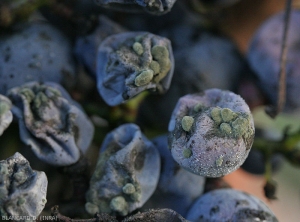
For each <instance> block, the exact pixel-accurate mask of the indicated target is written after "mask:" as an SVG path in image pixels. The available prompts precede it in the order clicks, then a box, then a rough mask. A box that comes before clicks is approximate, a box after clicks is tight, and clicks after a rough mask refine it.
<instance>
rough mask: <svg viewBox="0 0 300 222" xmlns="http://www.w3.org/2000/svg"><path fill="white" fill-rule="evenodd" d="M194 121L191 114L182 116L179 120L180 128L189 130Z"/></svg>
mask: <svg viewBox="0 0 300 222" xmlns="http://www.w3.org/2000/svg"><path fill="white" fill-rule="evenodd" d="M193 123H194V118H193V117H191V116H184V117H183V118H182V120H181V126H182V129H183V130H184V131H186V132H189V131H190V130H191V128H192V125H193Z"/></svg>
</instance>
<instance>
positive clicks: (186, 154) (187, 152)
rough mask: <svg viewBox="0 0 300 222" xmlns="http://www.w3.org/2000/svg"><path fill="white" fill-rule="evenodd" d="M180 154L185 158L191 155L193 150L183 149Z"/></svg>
mask: <svg viewBox="0 0 300 222" xmlns="http://www.w3.org/2000/svg"><path fill="white" fill-rule="evenodd" d="M182 154H183V156H184V157H185V158H190V157H191V156H192V155H193V152H192V151H191V150H190V149H184V150H183V151H182Z"/></svg>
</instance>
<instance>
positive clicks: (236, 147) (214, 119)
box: [169, 89, 254, 177]
mask: <svg viewBox="0 0 300 222" xmlns="http://www.w3.org/2000/svg"><path fill="white" fill-rule="evenodd" d="M199 103H201V104H202V106H203V108H202V109H201V110H200V111H198V112H197V111H195V108H194V107H195V106H198V105H199ZM184 116H192V117H193V118H194V123H193V125H192V127H191V129H190V130H189V131H188V132H187V131H185V130H183V129H182V123H181V122H182V118H183V117H184ZM253 138H254V122H253V119H252V115H251V113H250V110H249V107H248V105H247V104H246V103H245V101H244V100H243V99H242V98H241V97H240V96H238V95H236V94H234V93H232V92H229V91H222V90H219V89H210V90H206V91H205V92H204V94H189V95H186V96H184V97H182V98H181V99H180V100H179V101H178V103H177V105H176V107H175V109H174V111H173V114H172V117H171V120H170V123H169V146H170V149H171V152H172V155H173V157H174V159H175V160H176V161H177V162H178V163H179V164H180V165H181V166H182V167H184V168H185V169H187V170H189V171H191V172H193V173H195V174H198V175H201V176H206V177H221V176H224V175H226V174H228V173H230V172H232V171H234V170H236V169H237V168H239V167H240V166H241V165H242V163H243V162H244V161H245V159H246V158H247V156H248V153H249V151H250V148H251V146H252V143H253ZM186 149H189V150H191V153H192V155H191V156H190V157H189V158H187V155H186ZM220 156H222V157H223V158H222V162H221V161H220V159H219V158H220ZM216 163H217V164H216Z"/></svg>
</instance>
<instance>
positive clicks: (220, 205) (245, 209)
mask: <svg viewBox="0 0 300 222" xmlns="http://www.w3.org/2000/svg"><path fill="white" fill-rule="evenodd" d="M186 218H187V220H190V221H193V222H202V221H209V222H219V221H232V222H253V221H268V222H277V221H278V220H277V219H276V216H275V215H274V213H273V212H272V211H271V210H270V209H269V208H268V207H267V205H266V204H265V203H264V202H263V201H261V200H260V199H258V198H257V197H255V196H252V195H250V194H247V193H244V192H242V191H238V190H234V189H218V190H213V191H211V192H208V193H205V194H204V195H202V196H201V197H200V198H199V199H197V200H196V201H195V203H194V204H193V206H192V207H191V208H190V210H189V212H188V214H187V216H186Z"/></svg>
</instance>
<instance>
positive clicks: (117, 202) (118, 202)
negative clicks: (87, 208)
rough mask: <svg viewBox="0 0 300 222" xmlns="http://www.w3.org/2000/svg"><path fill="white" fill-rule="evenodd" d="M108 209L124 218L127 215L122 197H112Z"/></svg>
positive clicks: (126, 207)
mask: <svg viewBox="0 0 300 222" xmlns="http://www.w3.org/2000/svg"><path fill="white" fill-rule="evenodd" d="M109 207H110V208H111V209H112V210H113V211H116V212H118V213H119V214H120V215H122V216H125V215H127V214H128V204H127V202H126V200H125V198H124V197H122V196H116V197H114V198H113V199H112V200H111V201H110V204H109Z"/></svg>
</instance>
